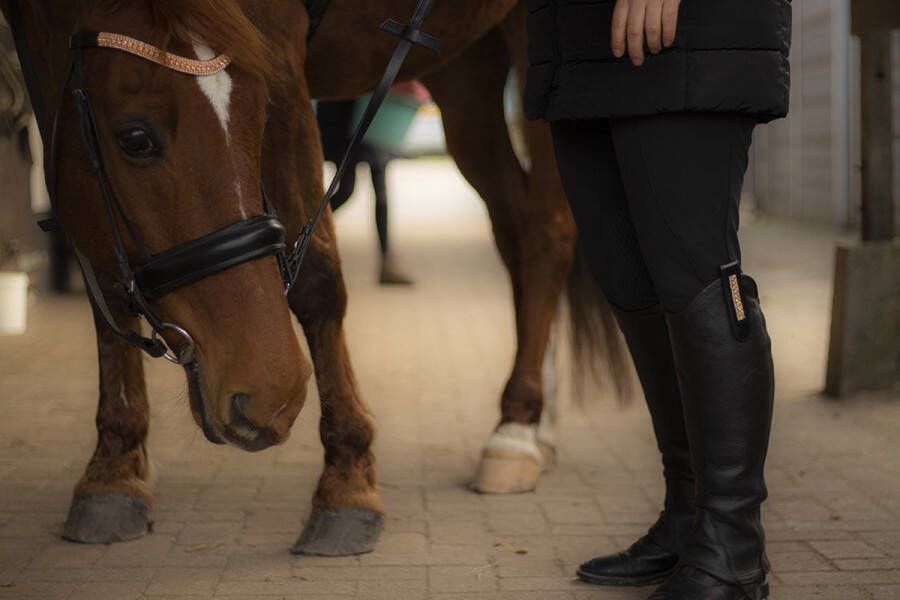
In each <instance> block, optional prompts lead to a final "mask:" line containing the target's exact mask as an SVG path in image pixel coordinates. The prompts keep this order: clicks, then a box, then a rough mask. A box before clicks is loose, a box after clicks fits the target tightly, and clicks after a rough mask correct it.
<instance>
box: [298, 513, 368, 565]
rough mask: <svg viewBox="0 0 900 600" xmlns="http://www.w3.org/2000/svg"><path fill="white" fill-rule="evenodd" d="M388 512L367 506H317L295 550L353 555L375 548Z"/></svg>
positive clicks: (299, 551) (318, 553) (308, 552)
mask: <svg viewBox="0 0 900 600" xmlns="http://www.w3.org/2000/svg"><path fill="white" fill-rule="evenodd" d="M383 528H384V516H383V515H381V514H379V513H377V512H374V511H371V510H367V509H365V508H337V509H331V510H329V509H321V508H313V510H312V513H311V514H310V515H309V520H308V521H307V522H306V527H304V528H303V533H301V534H300V539H298V540H297V543H296V544H294V547H293V548H291V552H292V553H293V554H306V555H311V556H353V555H356V554H366V553H368V552H371V551H372V550H374V549H375V544H377V543H378V538H379V537H380V536H381V530H382V529H383Z"/></svg>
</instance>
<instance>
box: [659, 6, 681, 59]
mask: <svg viewBox="0 0 900 600" xmlns="http://www.w3.org/2000/svg"><path fill="white" fill-rule="evenodd" d="M680 5H681V0H664V2H663V5H662V17H661V18H662V43H663V45H665V47H666V48H668V47H669V46H671V45H672V44H674V43H675V33H676V31H677V29H678V7H679V6H680Z"/></svg>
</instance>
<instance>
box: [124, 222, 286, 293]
mask: <svg viewBox="0 0 900 600" xmlns="http://www.w3.org/2000/svg"><path fill="white" fill-rule="evenodd" d="M284 249H285V242H284V225H282V224H281V221H279V220H278V219H277V218H276V217H273V216H268V215H265V216H260V217H254V218H252V219H247V220H245V221H238V222H237V223H235V224H233V225H229V226H228V227H226V228H224V229H220V230H219V231H216V232H214V233H211V234H209V235H206V236H204V237H202V238H199V239H196V240H194V241H192V242H188V243H187V244H182V245H181V246H177V247H175V248H172V249H171V250H166V251H165V252H162V253H160V254H155V255H153V256H151V257H150V259H149V260H147V262H145V263H144V264H143V265H141V266H140V267H138V268H137V269H135V271H134V275H135V281H137V284H138V287H140V288H141V290H143V292H144V297H145V298H147V299H148V300H156V299H157V298H161V297H162V296H165V295H166V294H168V293H170V292H174V291H175V290H177V289H178V288H180V287H184V286H186V285H188V284H189V283H193V282H195V281H199V280H200V279H203V278H205V277H209V276H210V275H215V274H216V273H221V272H222V271H225V270H228V269H231V268H232V267H236V266H238V265H241V264H243V263H245V262H249V261H251V260H255V259H257V258H262V257H265V256H271V255H273V254H277V253H279V252H282V251H283V250H284Z"/></svg>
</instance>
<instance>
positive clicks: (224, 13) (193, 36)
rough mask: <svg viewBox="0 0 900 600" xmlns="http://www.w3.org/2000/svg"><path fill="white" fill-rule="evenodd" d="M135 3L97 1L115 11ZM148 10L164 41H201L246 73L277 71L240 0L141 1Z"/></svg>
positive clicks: (266, 75) (267, 75) (268, 74)
mask: <svg viewBox="0 0 900 600" xmlns="http://www.w3.org/2000/svg"><path fill="white" fill-rule="evenodd" d="M134 1H135V0H96V2H95V4H97V5H99V8H100V9H101V10H106V11H109V12H113V11H115V10H117V9H119V8H120V7H122V6H123V5H125V4H128V5H133V4H132V3H133V2H134ZM138 2H140V3H141V4H143V5H144V6H145V7H146V10H147V13H148V14H149V15H150V18H151V20H152V24H153V27H154V29H155V30H156V31H157V32H160V34H161V36H162V37H163V39H164V40H165V43H164V47H166V46H169V45H171V43H172V42H174V41H179V42H182V43H186V44H193V43H194V42H195V41H197V40H200V41H202V43H203V44H204V45H206V46H208V47H209V48H212V49H213V50H215V51H216V52H217V53H224V54H227V55H228V56H229V57H230V58H231V60H232V62H233V63H234V64H235V65H237V66H238V67H239V68H241V69H243V70H244V71H247V72H250V73H255V74H258V75H259V76H261V77H263V78H266V79H269V78H271V77H273V76H274V74H275V73H276V69H275V66H274V61H273V53H272V50H271V48H270V45H269V44H268V43H267V41H266V38H265V36H264V35H263V34H262V32H261V31H260V30H259V29H258V28H257V27H256V25H254V24H253V22H252V21H251V20H250V19H249V18H248V17H247V14H246V13H245V12H244V10H243V8H241V5H240V2H239V0H138Z"/></svg>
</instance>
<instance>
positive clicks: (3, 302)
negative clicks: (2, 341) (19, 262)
mask: <svg viewBox="0 0 900 600" xmlns="http://www.w3.org/2000/svg"><path fill="white" fill-rule="evenodd" d="M27 308H28V275H26V274H25V273H12V272H4V271H0V335H21V334H23V333H25V318H26V312H27Z"/></svg>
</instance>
